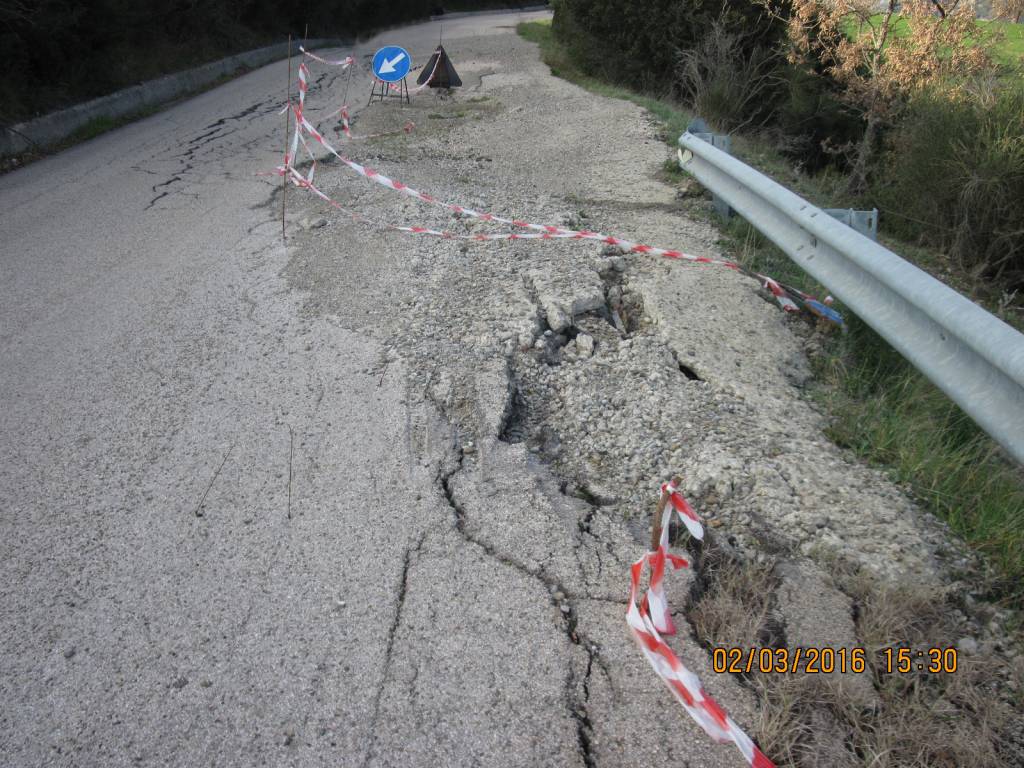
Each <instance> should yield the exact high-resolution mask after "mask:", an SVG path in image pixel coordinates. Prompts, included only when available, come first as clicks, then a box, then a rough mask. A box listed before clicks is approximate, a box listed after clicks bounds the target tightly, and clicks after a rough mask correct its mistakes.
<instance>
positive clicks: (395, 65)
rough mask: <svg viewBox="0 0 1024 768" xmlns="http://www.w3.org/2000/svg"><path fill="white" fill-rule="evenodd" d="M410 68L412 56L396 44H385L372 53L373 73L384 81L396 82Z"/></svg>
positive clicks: (407, 72)
mask: <svg viewBox="0 0 1024 768" xmlns="http://www.w3.org/2000/svg"><path fill="white" fill-rule="evenodd" d="M411 68H412V56H410V55H409V52H408V51H407V50H405V48H399V47H398V46H397V45H385V46H384V47H383V48H381V49H380V50H379V51H377V52H376V53H375V54H373V74H374V75H376V76H377V79H378V80H383V81H384V82H386V83H397V82H398V81H399V80H401V79H403V78H404V77H405V76H406V75H408V74H409V70H410V69H411Z"/></svg>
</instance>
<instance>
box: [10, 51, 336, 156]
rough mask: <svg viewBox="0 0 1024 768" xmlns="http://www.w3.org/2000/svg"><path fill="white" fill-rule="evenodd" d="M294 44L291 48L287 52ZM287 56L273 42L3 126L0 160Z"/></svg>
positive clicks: (58, 140) (171, 99)
mask: <svg viewBox="0 0 1024 768" xmlns="http://www.w3.org/2000/svg"><path fill="white" fill-rule="evenodd" d="M349 43H350V41H349V42H346V41H343V40H338V39H318V40H309V41H307V42H306V43H305V45H306V47H307V48H323V47H328V46H330V47H333V46H339V45H348V44H349ZM297 52H298V45H297V44H293V53H297ZM287 55H288V44H287V43H278V44H276V45H268V46H266V47H265V48H257V49H255V50H252V51H246V52H244V53H237V54H235V55H234V56H228V57H226V58H223V59H220V60H218V61H211V62H210V63H209V64H203V65H202V66H200V67H196V68H194V69H188V70H185V71H184V72H176V73H174V74H172V75H164V76H163V77H160V78H157V79H156V80H150V81H149V82H145V83H140V84H138V85H133V86H131V87H130V88H125V89H123V90H120V91H117V92H115V93H111V94H109V95H108V96H101V97H100V98H98V99H93V100H91V101H86V102H83V103H81V104H75V105H74V106H73V107H68V108H67V109H61V110H58V111H57V112H51V113H50V114H48V115H43V116H42V117H37V118H35V119H34V120H28V121H26V122H24V123H18V124H16V125H12V126H5V127H4V128H3V129H0V157H3V156H9V155H16V154H19V153H21V152H26V151H28V150H32V149H45V148H46V147H49V146H53V145H54V144H57V143H58V142H60V141H63V140H64V139H66V138H68V137H69V136H71V135H72V134H73V133H74V132H75V131H77V130H78V129H79V128H81V127H82V126H84V125H86V124H87V123H89V122H90V121H91V120H95V119H97V118H101V117H106V118H112V119H117V118H120V117H126V116H129V115H133V114H136V113H138V112H141V111H142V110H144V109H148V108H151V107H156V106H159V105H160V104H166V103H167V102H169V101H173V100H174V99H176V98H179V97H180V96H184V95H185V94H187V93H191V92H193V91H196V90H198V89H200V88H203V87H204V86H207V85H209V84H210V83H213V82H216V81H217V80H218V79H219V78H221V77H224V76H226V75H230V74H232V73H233V72H235V71H237V70H239V69H243V68H245V69H252V68H254V67H261V66H263V65H264V64H269V63H270V62H272V61H277V60H278V59H283V58H285V57H286V56H287Z"/></svg>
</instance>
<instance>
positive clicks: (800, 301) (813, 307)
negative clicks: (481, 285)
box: [277, 51, 843, 326]
mask: <svg viewBox="0 0 1024 768" xmlns="http://www.w3.org/2000/svg"><path fill="white" fill-rule="evenodd" d="M303 53H306V52H305V51H303ZM307 55H309V54H307ZM348 58H349V59H351V58H352V57H348ZM318 60H321V61H325V60H322V59H318ZM344 61H347V59H345V60H342V62H344ZM308 90H309V69H308V67H307V66H306V63H305V62H304V61H303V62H302V63H301V64H300V65H299V101H298V104H290V105H289V107H290V108H291V110H292V112H293V113H294V115H295V132H294V135H293V136H292V144H291V147H290V148H289V151H288V152H286V154H285V162H284V165H283V166H282V167H279V168H278V169H277V170H278V173H279V174H281V175H286V176H291V174H290V169H291V161H293V160H294V159H295V157H296V152H297V150H298V142H299V141H300V139H301V140H302V142H303V145H304V146H305V147H306V149H307V152H308V153H309V155H310V157H311V159H313V160H314V164H315V157H313V153H312V150H311V149H310V148H309V146H308V144H307V143H306V134H308V135H309V136H310V137H312V138H313V139H314V140H315V141H316V142H317V143H318V144H319V145H320V146H322V147H323V148H324V149H325V150H327V151H328V152H329V153H331V154H332V155H333V156H334V157H336V158H337V159H338V160H340V161H341V162H342V164H344V165H345V166H346V167H347V168H349V169H350V170H352V171H354V172H355V173H357V174H358V175H360V176H362V177H363V178H365V179H368V180H370V181H373V182H375V183H377V184H380V185H381V186H383V187H386V188H388V189H391V190H393V191H395V192H398V193H400V194H403V195H406V196H408V197H412V198H415V199H416V200H419V201H420V202H424V203H428V204H430V205H436V206H439V207H442V208H445V209H447V210H450V211H453V212H455V213H458V214H461V215H463V216H468V217H471V218H477V219H481V220H483V221H488V222H492V223H495V224H504V225H507V226H511V227H515V228H520V229H529V230H533V231H534V232H537V233H540V236H539V237H536V239H544V240H547V239H574V240H596V241H598V242H602V243H605V244H606V245H612V246H616V247H619V248H621V249H623V250H625V251H628V252H631V253H649V254H652V255H655V256H664V257H666V258H670V259H681V260H685V261H692V262H695V263H698V264H715V265H718V266H722V267H726V268H728V269H732V270H735V271H737V272H741V273H742V274H745V275H748V276H749V277H753V278H755V279H756V280H758V281H759V282H760V283H761V284H762V287H764V288H765V289H766V290H767V291H769V292H770V293H771V295H772V296H773V297H774V298H775V300H776V302H777V303H778V304H779V306H780V307H781V308H782V309H783V310H784V311H786V312H799V311H800V310H801V309H805V310H807V311H808V312H810V313H811V314H813V315H815V316H816V317H818V318H820V319H822V320H825V321H828V322H831V323H834V324H836V325H839V326H843V317H842V315H841V314H840V313H839V312H837V311H836V310H834V309H832V308H831V307H830V306H828V305H829V304H830V303H831V299H830V297H828V298H826V299H825V301H823V302H819V301H818V300H817V299H815V298H814V297H813V296H810V295H809V294H806V293H804V292H802V291H798V290H796V289H793V288H791V287H789V286H783V285H782V284H781V283H779V282H778V281H776V280H774V279H772V278H771V277H769V276H767V275H763V274H760V273H758V272H754V271H752V270H748V269H746V268H744V267H742V266H740V265H739V264H736V263H735V262H732V261H729V260H726V259H712V258H709V257H707V256H694V255H692V254H688V253H684V252H683V251H679V250H676V249H670V248H659V247H655V246H651V245H645V244H643V243H639V242H635V241H632V240H627V239H625V238H619V237H614V236H612V235H606V234H603V233H601V232H592V231H590V230H572V229H566V228H564V227H556V226H552V225H550V224H535V223H531V222H528V221H525V220H522V219H514V218H506V217H503V216H499V215H496V214H493V213H487V212H482V211H477V210H475V209H473V208H469V207H467V206H463V205H457V204H455V203H449V202H445V201H442V200H439V199H437V198H435V197H433V196H431V195H428V194H426V193H424V192H420V191H419V190H417V189H414V188H412V187H410V186H409V185H407V184H404V183H402V182H401V181H397V180H395V179H392V178H390V177H388V176H386V175H384V174H382V173H380V172H379V171H376V170H374V169H372V168H369V167H367V166H364V165H361V164H360V163H357V162H356V161H354V160H352V159H350V158H348V157H346V156H345V155H342V154H341V153H340V152H338V150H337V149H336V148H335V147H333V146H332V145H331V143H330V142H328V141H327V139H325V138H324V136H323V134H321V133H320V132H319V131H318V130H317V129H316V128H315V127H314V126H313V125H312V124H311V123H310V122H309V120H308V119H307V118H306V116H305V114H304V110H305V100H306V94H307V92H308ZM343 109H344V107H343ZM314 167H315V165H314ZM310 176H312V170H311V171H310ZM292 180H293V182H294V181H295V179H294V178H292ZM302 186H304V187H305V188H306V189H309V190H310V191H315V193H316V194H317V196H319V197H321V198H323V199H325V200H330V198H329V197H328V196H326V195H325V194H324V193H323V192H322V191H320V190H317V189H316V188H315V187H314V186H313V184H312V178H309V179H306V180H305V181H304V182H303V185H302ZM335 207H337V208H339V209H342V208H341V206H340V205H335ZM361 220H363V221H367V222H369V221H370V220H369V219H367V218H366V217H361ZM381 226H384V227H386V228H388V229H392V230H397V231H402V232H409V233H412V234H428V235H434V236H440V237H449V238H451V237H458V236H454V235H451V234H450V233H445V232H440V231H437V230H432V229H430V228H426V227H409V226H397V225H381ZM468 239H473V240H502V239H510V240H515V239H534V238H532V237H527V236H526V235H525V234H515V233H502V234H493V235H473V236H469V237H468Z"/></svg>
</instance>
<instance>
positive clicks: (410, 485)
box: [0, 15, 750, 766]
mask: <svg viewBox="0 0 1024 768" xmlns="http://www.w3.org/2000/svg"><path fill="white" fill-rule="evenodd" d="M515 20H516V19H515V17H514V16H509V15H502V16H478V17H472V18H464V19H459V20H452V22H449V23H445V25H444V37H445V41H446V42H447V41H450V40H451V41H456V43H457V44H458V41H460V40H462V41H463V43H466V44H467V45H468V42H467V41H472V40H474V39H476V40H477V42H476V45H477V48H479V49H480V50H483V51H485V50H486V49H487V46H488V43H487V40H488V39H493V38H488V37H487V36H496V35H505V36H511V35H514V32H513V31H512V29H511V26H512V25H513V24H514V22H515ZM438 32H439V29H438V25H437V24H426V25H422V26H418V27H413V28H408V29H403V30H400V31H395V32H392V33H388V34H387V35H385V36H384V38H382V40H384V39H385V38H386V41H387V42H395V43H400V44H403V45H406V46H407V47H408V48H410V49H411V50H412V51H413V52H414V55H418V56H425V55H426V54H429V52H430V51H431V50H432V48H433V46H434V44H435V41H436V39H437V35H438ZM480 36H483V37H482V38H480ZM477 38H479V39H477ZM481 40H482V42H481ZM377 42H378V41H370V42H369V43H367V44H366V45H364V46H361V50H360V51H359V53H361V52H365V51H366V50H373V48H374V47H375V45H376V44H377ZM510 44H511V43H510ZM516 44H517V45H518V43H516ZM346 52H347V51H334V52H332V53H337V54H344V53H346ZM530 56H531V60H532V61H535V62H536V56H535V55H534V54H532V53H530ZM531 66H532V65H531ZM286 67H287V66H286V63H285V62H283V61H282V62H278V63H274V65H272V66H269V67H266V68H264V69H262V70H259V71H257V72H254V73H251V74H249V75H246V76H245V77H242V78H240V79H238V80H236V81H232V82H230V83H228V84H225V85H223V86H221V87H218V88H216V89H214V90H212V91H209V92H207V93H204V94H202V95H200V96H197V97H196V98H193V99H189V100H187V101H184V102H182V103H179V104H177V105H175V106H173V108H172V109H169V110H167V111H165V112H162V113H160V114H158V115H155V116H153V117H150V118H147V119H145V120H142V121H139V122H137V123H134V124H132V125H129V126H127V127H124V128H121V129H119V130H117V131H113V132H111V133H108V134H105V135H103V136H101V137H98V138H96V139H94V140H91V141H88V142H86V143H84V144H81V145H79V146H76V147H74V148H72V150H69V151H67V152H65V153H61V154H59V155H56V156H53V157H50V158H47V159H45V160H42V161H40V162H38V163H35V164H33V165H32V166H30V167H28V168H25V169H22V170H19V171H16V172H13V173H9V174H7V175H5V176H3V177H0V212H2V213H0V230H2V253H0V270H2V271H0V402H2V403H3V406H2V408H0V510H2V512H0V642H2V645H3V653H2V655H0V763H2V764H4V765H11V766H42V765H67V766H118V765H200V764H205V765H215V766H228V765H239V766H252V765H297V766H308V765H332V766H338V765H344V766H350V765H417V766H419V765H422V766H434V765H521V766H539V765H551V766H564V765H580V766H593V765H598V764H601V763H603V764H607V765H612V764H614V765H623V764H628V763H631V762H635V763H636V764H649V763H650V762H651V761H653V760H658V759H665V758H666V757H667V756H672V755H673V754H675V755H680V754H684V752H683V751H685V755H686V757H687V759H688V760H689V761H690V765H693V766H696V765H708V766H714V765H734V764H736V763H737V760H738V756H737V755H736V754H735V753H734V751H732V750H731V748H725V746H711V745H710V744H709V742H708V740H707V739H706V738H705V737H703V736H702V734H700V733H699V731H698V730H697V729H696V727H695V726H693V724H692V723H690V722H689V720H688V719H686V718H685V716H684V715H682V713H681V712H680V711H678V709H676V708H675V706H674V705H673V703H672V701H671V698H670V697H669V696H668V694H667V693H665V692H664V691H663V690H660V689H659V688H658V687H657V682H656V679H655V678H654V676H653V675H652V674H651V673H650V671H649V670H648V669H646V668H645V667H644V665H643V662H642V660H641V659H640V658H639V654H637V653H636V652H635V650H634V649H633V648H632V645H631V643H630V641H629V639H628V637H627V633H626V630H625V623H624V613H625V593H624V592H623V590H624V588H625V585H626V582H625V578H626V571H625V567H618V568H614V569H613V568H610V567H609V568H606V569H605V570H604V573H605V575H604V577H603V579H604V581H603V583H595V580H594V579H591V578H588V577H587V573H588V572H591V571H593V568H592V567H590V566H588V564H587V558H588V557H591V553H589V550H590V549H592V548H593V547H595V546H596V545H593V543H591V544H587V542H589V541H590V540H589V539H587V540H586V542H585V541H584V539H585V537H584V534H583V531H584V526H583V525H582V524H581V520H583V519H584V518H585V516H586V515H588V514H590V515H591V516H592V514H593V513H592V511H591V512H589V513H588V510H587V509H586V508H585V505H582V503H581V504H575V505H573V503H572V502H571V501H570V500H566V499H565V498H564V497H561V496H560V495H559V493H558V488H557V486H556V483H554V481H553V480H552V478H551V477H550V476H548V475H546V474H545V473H544V472H543V471H541V470H538V469H537V468H536V467H532V466H531V465H530V464H529V463H528V462H527V461H526V459H525V455H524V449H523V447H522V446H518V447H516V446H508V445H504V446H501V445H499V444H498V443H497V437H498V434H497V433H498V431H499V429H500V426H499V424H500V421H501V418H502V413H503V410H504V409H505V408H506V402H505V399H504V397H505V395H506V394H507V386H508V385H507V382H506V380H505V376H504V372H503V370H502V366H503V365H504V364H503V361H502V360H500V359H499V360H497V361H496V366H497V368H494V369H486V368H484V369H481V370H480V371H478V372H477V373H476V376H478V380H477V381H476V385H477V391H478V392H479V393H480V394H479V397H478V400H479V401H478V402H476V403H474V409H475V410H476V411H477V412H478V413H479V414H480V415H481V416H480V419H481V422H482V423H485V424H489V425H490V427H492V429H490V432H489V433H487V434H483V435H481V437H480V441H481V442H480V445H479V449H480V451H481V452H482V451H490V452H492V457H493V458H492V463H490V465H489V467H490V469H489V470H487V471H482V470H480V469H479V468H476V469H474V470H473V471H469V470H466V471H461V461H462V460H461V455H459V454H458V452H456V451H455V450H454V440H453V439H451V435H452V433H453V431H454V429H455V427H454V425H453V424H452V423H451V421H450V420H447V419H446V418H445V417H444V415H443V414H441V413H440V412H439V411H438V409H437V408H434V407H432V406H430V404H429V403H426V402H424V401H423V400H422V399H417V398H413V397H410V388H409V383H408V380H407V379H408V371H407V362H406V361H403V359H402V358H401V357H400V355H397V356H396V355H394V354H391V353H390V352H389V351H388V349H387V348H386V347H385V346H384V345H383V344H382V343H381V342H380V341H379V340H375V339H373V338H371V337H370V336H368V335H367V334H364V333H359V332H358V331H353V330H351V328H350V326H347V325H346V324H344V323H340V322H338V321H337V318H336V317H334V316H332V314H331V313H330V312H327V313H323V314H316V313H310V312H306V311H303V310H302V302H303V300H304V297H303V295H302V293H301V292H300V291H297V290H295V288H294V287H293V286H291V285H290V284H289V282H288V280H287V279H286V276H284V275H283V271H284V270H285V269H286V267H287V265H288V263H289V258H290V254H289V253H288V252H286V249H285V247H284V245H283V244H282V241H281V232H280V221H279V219H278V210H279V209H278V205H279V204H280V198H276V197H275V191H274V189H275V183H276V181H275V179H273V178H267V177H265V176H259V175H257V174H259V173H260V172H265V171H267V170H268V169H270V168H272V166H273V165H274V164H275V163H278V162H280V158H281V146H282V143H283V135H282V134H283V131H284V118H283V117H282V116H281V115H280V114H279V112H280V109H281V105H282V103H283V102H284V99H285V90H286ZM538 72H543V71H542V70H538ZM336 77H337V76H335V75H330V76H325V78H327V79H326V80H323V81H318V85H319V86H325V87H328V86H332V85H334V86H336V87H337V84H336V83H334V82H333V81H332V80H331V78H336ZM353 87H361V88H364V91H362V92H368V91H369V82H368V81H367V82H357V83H356V85H355V86H353ZM352 100H355V101H356V102H358V99H357V98H353V99H352ZM622 109H627V108H626V106H623V108H622ZM629 109H633V108H629ZM293 194H294V193H293ZM291 255H294V253H293V254H291ZM395 311H397V310H395ZM488 441H489V442H488ZM496 477H497V478H500V479H496ZM586 519H587V520H588V521H589V519H590V517H586ZM588 524H589V523H588ZM587 532H588V535H590V534H591V531H590V530H588V531H587ZM609 536H610V535H609ZM615 536H618V537H620V539H617V540H616V541H617V542H618V544H616V545H615V546H614V547H613V546H612V545H611V544H604V545H602V547H604V548H606V549H607V552H609V553H611V552H612V551H613V550H615V547H617V548H618V550H615V551H616V552H617V554H616V558H617V560H616V561H617V562H618V563H620V565H622V564H623V563H626V562H628V560H629V559H630V558H632V557H635V556H636V554H637V552H636V551H629V547H630V546H633V547H634V549H635V545H634V544H632V541H631V540H629V539H628V538H624V537H625V535H622V534H616V535H615ZM559 537H561V538H562V539H563V540H564V541H565V542H568V543H569V544H570V545H571V546H567V547H565V548H564V549H560V545H559V546H556V545H555V544H552V542H557V541H558V539H559ZM628 545H629V546H628ZM605 557H609V555H605ZM597 581H598V582H600V580H597ZM680 589H681V590H683V589H685V586H682V587H681V588H680ZM590 598H592V599H590ZM588 633H589V634H588ZM695 654H696V656H698V657H699V656H701V655H702V652H701V651H699V649H697V650H696V651H695ZM716 686H717V687H716ZM723 686H724V687H723ZM711 689H712V690H714V691H717V692H719V693H724V694H725V695H726V697H727V698H728V699H729V703H730V709H731V711H732V713H733V714H734V716H736V717H737V718H739V719H741V720H743V719H745V720H746V721H749V716H750V712H749V710H744V706H745V705H744V703H743V702H744V701H746V699H745V698H743V697H742V695H741V694H740V692H739V691H738V690H737V689H736V686H734V685H733V684H731V683H728V681H719V682H717V683H714V684H713V685H712V687H711ZM668 708H672V709H668ZM663 710H664V711H665V712H664V713H663V714H660V715H658V716H657V717H656V718H655V719H654V720H655V722H651V721H652V715H651V713H652V712H660V711H663ZM744 713H745V715H744ZM673 750H675V753H673ZM602 756H603V757H602Z"/></svg>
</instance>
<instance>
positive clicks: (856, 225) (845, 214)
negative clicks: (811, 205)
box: [822, 208, 878, 242]
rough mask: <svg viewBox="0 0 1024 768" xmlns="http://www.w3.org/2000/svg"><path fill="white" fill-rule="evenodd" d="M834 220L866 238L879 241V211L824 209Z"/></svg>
mask: <svg viewBox="0 0 1024 768" xmlns="http://www.w3.org/2000/svg"><path fill="white" fill-rule="evenodd" d="M822 210H823V211H825V213H827V214H828V215H829V216H831V217H832V218H833V219H838V220H839V221H841V222H843V224H845V225H846V226H848V227H852V228H853V229H855V230H857V231H858V232H860V233H861V234H862V235H864V237H870V238H871V239H872V240H874V241H875V242H877V241H878V209H877V208H872V209H871V210H870V211H855V210H854V209H853V208H822Z"/></svg>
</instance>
